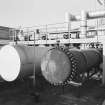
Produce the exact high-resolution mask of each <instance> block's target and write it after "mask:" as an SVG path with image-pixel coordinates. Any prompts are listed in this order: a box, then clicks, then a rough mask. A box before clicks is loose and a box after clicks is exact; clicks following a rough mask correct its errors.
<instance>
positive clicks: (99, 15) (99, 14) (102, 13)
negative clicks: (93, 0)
mask: <svg viewBox="0 0 105 105" xmlns="http://www.w3.org/2000/svg"><path fill="white" fill-rule="evenodd" d="M103 17H105V11H96V12H87V20H88V19H96V18H103ZM69 18H70V17H69ZM80 20H81V16H79V15H76V16H74V15H72V19H71V21H80Z"/></svg>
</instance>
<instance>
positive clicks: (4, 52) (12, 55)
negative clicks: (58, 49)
mask: <svg viewBox="0 0 105 105" xmlns="http://www.w3.org/2000/svg"><path fill="white" fill-rule="evenodd" d="M48 49H50V48H49V47H35V55H34V46H25V45H14V46H10V45H6V46H4V47H2V49H1V51H0V62H1V63H0V70H1V71H0V72H1V77H2V78H3V79H4V80H5V81H8V82H9V81H14V80H15V79H20V78H24V77H27V76H30V75H32V74H33V69H34V64H35V67H36V69H35V70H36V73H39V72H40V60H41V57H42V56H43V55H44V54H45V53H46V52H47V51H48Z"/></svg>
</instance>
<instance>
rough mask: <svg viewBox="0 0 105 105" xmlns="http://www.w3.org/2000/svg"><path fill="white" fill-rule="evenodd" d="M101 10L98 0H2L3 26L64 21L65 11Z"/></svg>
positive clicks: (0, 12)
mask: <svg viewBox="0 0 105 105" xmlns="http://www.w3.org/2000/svg"><path fill="white" fill-rule="evenodd" d="M95 9H97V10H100V9H102V6H100V5H99V4H98V2H97V0H0V25H1V26H11V27H17V26H25V27H27V26H34V25H39V24H41V25H42V24H49V23H56V22H57V23H58V22H64V17H65V12H67V11H69V12H70V13H73V14H75V15H76V14H80V11H81V10H86V11H88V10H91V11H92V10H93V11H94V10H95Z"/></svg>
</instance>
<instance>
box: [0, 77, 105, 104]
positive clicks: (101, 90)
mask: <svg viewBox="0 0 105 105" xmlns="http://www.w3.org/2000/svg"><path fill="white" fill-rule="evenodd" d="M100 84H101V83H100V81H96V80H90V81H88V82H87V83H85V84H84V85H83V86H82V87H81V88H77V87H72V86H65V87H60V86H59V87H54V86H51V85H49V84H48V83H47V82H45V81H43V78H38V79H37V81H36V87H34V88H33V86H32V80H24V81H15V82H12V83H6V82H4V83H0V105H102V102H103V101H104V99H105V87H102V86H101V85H100Z"/></svg>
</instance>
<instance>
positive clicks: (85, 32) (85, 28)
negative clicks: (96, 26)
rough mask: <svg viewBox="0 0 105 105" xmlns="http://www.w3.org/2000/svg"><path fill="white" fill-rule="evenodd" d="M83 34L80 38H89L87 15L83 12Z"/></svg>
mask: <svg viewBox="0 0 105 105" xmlns="http://www.w3.org/2000/svg"><path fill="white" fill-rule="evenodd" d="M80 29H81V33H80V38H85V37H86V36H87V13H86V12H85V11H81V28H80Z"/></svg>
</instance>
